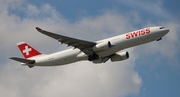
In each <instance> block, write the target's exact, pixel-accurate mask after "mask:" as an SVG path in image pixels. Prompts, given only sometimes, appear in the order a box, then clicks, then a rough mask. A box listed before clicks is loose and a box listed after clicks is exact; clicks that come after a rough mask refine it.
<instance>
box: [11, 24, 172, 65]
mask: <svg viewBox="0 0 180 97" xmlns="http://www.w3.org/2000/svg"><path fill="white" fill-rule="evenodd" d="M36 29H37V31H38V32H40V33H42V34H45V35H47V36H49V37H51V38H54V39H56V40H57V41H58V42H61V43H63V44H67V45H68V46H72V47H73V48H71V49H68V50H64V51H60V52H56V53H52V54H42V53H41V52H39V51H37V50H36V49H34V48H33V47H31V46H30V45H29V44H27V43H25V42H19V43H17V45H18V48H19V49H20V51H21V53H22V54H23V56H24V58H19V57H12V58H10V59H12V60H15V61H18V62H21V64H22V65H24V66H29V67H30V68H32V67H34V66H58V65H65V64H69V63H73V62H77V61H82V60H89V61H91V62H93V63H105V62H106V61H108V60H109V59H110V60H111V61H112V62H116V61H122V60H126V59H128V58H129V53H128V52H126V51H123V52H120V51H122V50H123V49H126V48H130V47H133V46H137V45H141V44H145V43H148V42H152V41H159V40H161V39H162V37H163V36H164V35H166V34H167V33H168V32H169V29H168V28H165V27H163V26H156V27H147V28H143V29H140V30H136V31H132V32H128V33H126V34H122V35H118V36H115V37H111V38H107V39H103V40H99V41H96V42H91V41H86V40H81V39H76V38H72V37H68V36H64V35H59V34H56V33H52V32H49V31H46V30H42V29H41V28H39V27H36Z"/></svg>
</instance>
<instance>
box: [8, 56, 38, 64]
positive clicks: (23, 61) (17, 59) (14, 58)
mask: <svg viewBox="0 0 180 97" xmlns="http://www.w3.org/2000/svg"><path fill="white" fill-rule="evenodd" d="M10 59H12V60H15V61H18V62H22V63H27V64H34V63H35V60H29V59H23V58H17V57H12V58H10Z"/></svg>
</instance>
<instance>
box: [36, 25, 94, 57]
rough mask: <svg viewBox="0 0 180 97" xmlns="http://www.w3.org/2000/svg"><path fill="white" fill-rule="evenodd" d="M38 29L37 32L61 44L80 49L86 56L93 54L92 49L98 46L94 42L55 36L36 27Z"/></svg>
mask: <svg viewBox="0 0 180 97" xmlns="http://www.w3.org/2000/svg"><path fill="white" fill-rule="evenodd" d="M36 29H37V31H39V32H41V33H42V34H45V35H47V36H49V37H52V38H54V39H56V40H58V41H59V42H61V43H62V44H67V45H68V46H72V47H74V48H78V49H80V50H81V51H83V52H84V53H86V54H91V53H93V50H92V47H93V46H95V45H96V43H94V42H90V41H85V40H81V39H76V38H71V37H67V36H63V35H59V34H55V33H52V32H49V31H45V30H42V29H41V28H39V27H36Z"/></svg>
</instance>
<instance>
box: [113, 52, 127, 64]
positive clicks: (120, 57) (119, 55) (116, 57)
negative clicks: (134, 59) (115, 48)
mask: <svg viewBox="0 0 180 97" xmlns="http://www.w3.org/2000/svg"><path fill="white" fill-rule="evenodd" d="M128 58H129V53H128V52H120V53H116V54H115V55H114V56H112V57H111V61H112V62H115V61H122V60H126V59H128Z"/></svg>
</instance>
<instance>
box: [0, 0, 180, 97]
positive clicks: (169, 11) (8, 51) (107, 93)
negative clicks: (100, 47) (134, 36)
mask: <svg viewBox="0 0 180 97" xmlns="http://www.w3.org/2000/svg"><path fill="white" fill-rule="evenodd" d="M179 4H180V1H178V0H169V1H168V0H151V1H149V0H136V1H135V0H89V1H87V0H86V1H85V0H54V1H52V0H29V1H28V0H0V94H1V96H2V97H179V96H180V83H179V82H180V60H179V59H180V56H179V55H180V50H179V49H180V44H179V42H180V39H179V38H180V19H179V17H180V10H179V9H180V7H179ZM159 25H162V26H165V27H167V28H169V29H170V32H169V33H168V34H167V35H166V36H165V37H163V39H162V40H161V41H158V42H156V41H154V42H151V43H148V44H144V45H141V46H137V47H133V48H129V49H125V50H124V51H128V52H129V54H130V58H129V59H128V60H125V61H120V62H114V63H112V62H110V61H108V62H107V63H103V64H93V63H91V62H88V61H82V62H76V63H72V64H68V65H64V66H56V67H34V68H31V69H29V68H28V67H26V66H21V65H20V63H18V62H15V61H12V60H9V58H10V57H14V56H16V57H23V56H22V55H21V53H20V52H19V50H18V48H17V46H16V43H18V42H20V41H25V42H27V43H29V44H30V45H32V46H33V47H34V48H36V49H37V50H39V51H41V52H42V53H45V54H49V53H53V52H57V51H61V50H64V49H67V47H66V45H60V43H58V42H57V41H56V40H54V39H51V38H49V37H47V36H44V35H42V34H40V33H38V32H37V31H36V30H35V27H36V26H38V27H41V28H43V29H46V30H49V31H52V32H55V33H58V34H62V35H67V36H71V37H75V38H79V39H84V40H88V41H97V40H101V39H104V38H108V37H112V36H116V35H119V34H123V33H126V32H129V31H133V30H137V29H141V28H143V27H148V26H159Z"/></svg>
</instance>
